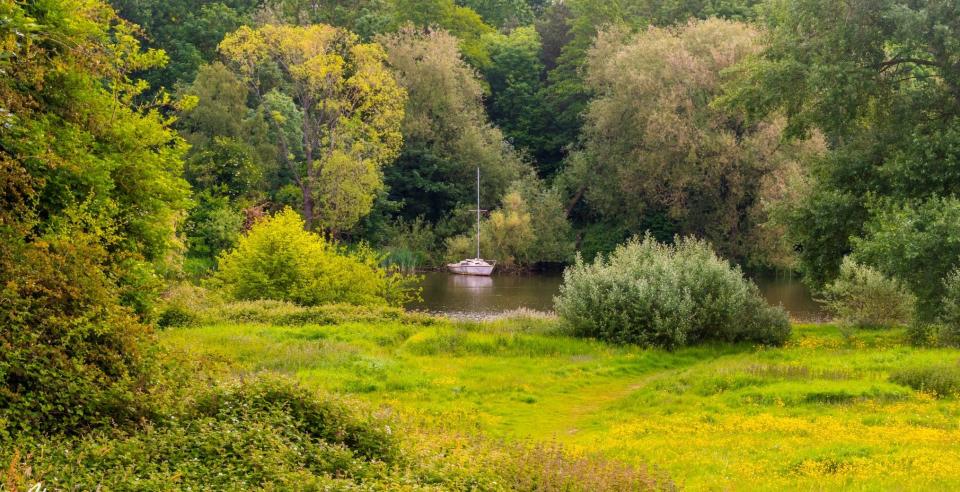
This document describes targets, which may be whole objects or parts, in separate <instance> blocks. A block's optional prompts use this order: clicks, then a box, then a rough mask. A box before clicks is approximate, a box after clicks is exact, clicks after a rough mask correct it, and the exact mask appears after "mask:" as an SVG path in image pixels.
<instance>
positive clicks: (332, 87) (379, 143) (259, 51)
mask: <svg viewBox="0 0 960 492" xmlns="http://www.w3.org/2000/svg"><path fill="white" fill-rule="evenodd" d="M220 51H221V52H222V53H223V55H224V56H225V57H226V58H227V59H228V60H229V61H230V63H231V66H232V67H233V68H234V70H236V72H237V73H239V74H240V76H241V77H243V79H244V80H245V81H247V82H248V83H249V85H250V88H251V90H252V93H253V95H254V96H255V97H257V98H259V99H261V103H263V102H264V101H265V97H264V96H265V95H266V94H268V93H270V92H271V91H276V92H279V93H282V94H284V95H286V96H287V97H288V98H289V100H290V101H292V102H293V103H294V104H295V107H296V111H297V112H298V113H299V116H300V117H301V121H300V128H299V131H300V135H301V136H302V138H301V139H300V140H299V141H295V142H294V141H289V140H287V139H286V138H280V139H279V140H278V142H277V146H278V148H279V149H280V160H281V161H284V162H285V164H286V165H287V167H288V169H289V171H290V173H291V175H292V176H293V178H294V180H295V181H296V183H297V185H298V186H300V189H301V192H302V199H303V215H304V218H305V220H306V225H307V227H308V228H313V227H322V228H324V229H326V230H328V231H331V232H334V233H336V232H338V231H344V230H347V229H349V228H350V227H352V226H353V225H354V224H356V223H357V221H358V220H360V218H362V217H363V216H364V215H366V214H367V213H368V212H369V211H370V209H371V207H372V205H373V198H374V196H375V195H376V193H377V190H378V189H380V187H381V186H382V176H381V169H382V167H383V166H384V165H387V164H389V163H390V162H392V161H393V159H394V157H396V155H397V153H398V151H399V149H400V145H401V141H402V137H401V133H400V123H401V121H402V119H403V106H404V101H405V99H406V95H405V92H404V90H403V89H402V88H400V87H399V86H398V85H397V83H396V81H395V80H394V78H393V77H392V76H391V74H390V72H389V71H388V70H387V68H386V67H385V65H384V61H385V58H386V54H385V53H384V51H383V49H382V48H381V47H380V46H379V45H377V44H368V43H359V42H358V40H357V37H356V35H354V34H352V33H350V32H348V31H345V30H343V29H339V28H335V27H331V26H328V25H322V24H321V25H313V26H308V27H294V26H277V25H266V26H264V27H261V28H259V29H252V28H248V27H242V28H240V29H239V30H237V31H236V32H234V33H231V34H230V35H228V36H227V37H226V38H225V39H224V41H223V43H221V45H220ZM268 113H269V116H270V118H269V119H270V122H271V124H272V125H273V126H274V127H275V128H276V129H278V131H279V130H281V129H282V126H283V124H284V123H285V122H286V121H289V118H287V117H285V115H283V114H282V113H280V112H279V111H276V110H269V111H268ZM281 133H282V132H281ZM293 145H297V146H298V147H300V151H301V152H302V155H303V159H302V161H299V160H297V161H294V158H295V157H296V154H294V153H292V152H291V150H290V148H291V147H292V146H293ZM301 146H302V147H301Z"/></svg>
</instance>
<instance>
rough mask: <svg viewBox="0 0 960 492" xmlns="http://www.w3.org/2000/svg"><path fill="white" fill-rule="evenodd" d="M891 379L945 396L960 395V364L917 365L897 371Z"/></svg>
mask: <svg viewBox="0 0 960 492" xmlns="http://www.w3.org/2000/svg"><path fill="white" fill-rule="evenodd" d="M890 381H891V382H893V383H896V384H902V385H904V386H908V387H910V388H913V389H915V390H917V391H924V392H928V393H932V394H933V395H935V396H937V397H939V398H944V397H953V396H960V366H957V365H953V366H937V367H916V368H911V369H904V370H901V371H897V372H895V373H893V374H891V375H890Z"/></svg>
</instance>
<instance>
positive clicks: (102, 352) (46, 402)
mask: <svg viewBox="0 0 960 492" xmlns="http://www.w3.org/2000/svg"><path fill="white" fill-rule="evenodd" d="M0 18H3V22H0V39H3V40H4V43H3V48H2V50H3V55H2V56H0V101H2V109H0V120H2V124H0V347H3V349H2V350H0V436H5V437H9V436H11V435H13V436H16V435H18V434H21V435H25V436H30V437H37V436H41V435H50V434H56V433H70V434H75V433H79V432H82V431H84V430H86V429H90V428H92V427H98V426H104V427H106V426H112V427H130V426H133V425H135V424H136V423H137V422H138V421H139V419H140V418H142V417H143V416H144V414H145V410H146V409H145V406H146V405H145V401H146V400H147V398H146V397H145V392H146V391H147V390H148V389H149V385H150V384H151V383H150V381H152V380H153V379H154V377H153V374H152V373H151V371H150V369H149V368H150V364H149V354H148V351H147V343H148V340H149V329H148V327H147V326H146V324H144V323H143V321H145V320H148V319H149V318H150V317H151V315H152V309H151V307H152V303H153V301H154V300H155V297H156V296H157V294H158V292H157V291H158V288H159V286H160V285H161V278H162V275H164V274H165V273H166V272H167V271H169V269H170V268H171V262H170V261H169V260H170V256H171V255H170V254H171V253H172V252H173V251H174V248H175V247H176V246H177V241H176V238H175V236H174V231H175V227H176V224H177V221H178V219H179V217H180V216H181V214H182V211H183V208H184V207H185V205H186V202H187V191H188V190H187V184H186V183H185V182H184V181H183V180H182V179H181V177H180V175H181V174H182V171H183V169H182V166H183V164H182V157H183V153H184V151H185V150H186V146H185V144H184V142H183V140H182V139H180V138H179V137H178V136H177V134H176V133H175V132H174V131H172V130H171V129H170V128H169V127H168V123H169V121H168V120H165V119H164V118H162V117H161V116H160V115H159V114H158V113H157V111H155V110H142V109H139V108H137V107H135V106H134V105H133V104H132V101H133V100H134V99H135V98H136V97H137V96H138V95H140V94H141V93H142V92H143V91H144V90H145V89H146V86H145V84H143V83H142V82H141V81H139V80H136V79H134V78H133V76H132V74H133V73H136V72H139V71H142V70H147V69H150V68H152V67H155V66H158V65H160V64H162V63H163V62H164V61H165V56H164V54H163V53H162V52H158V51H152V50H148V51H141V47H140V45H139V44H138V43H137V41H136V39H135V38H134V37H133V35H132V33H133V32H134V30H135V29H134V26H132V25H130V24H128V23H126V22H125V21H123V20H122V19H119V18H118V17H117V16H116V14H115V13H114V11H113V10H112V9H111V8H110V7H109V6H107V5H106V4H104V3H103V2H99V1H88V2H84V3H83V5H82V8H78V4H77V3H76V2H72V1H64V0H49V1H44V2H9V1H6V2H2V3H0Z"/></svg>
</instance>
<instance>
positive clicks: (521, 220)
mask: <svg viewBox="0 0 960 492" xmlns="http://www.w3.org/2000/svg"><path fill="white" fill-rule="evenodd" d="M480 244H481V249H482V250H483V251H484V256H485V257H487V258H492V259H494V260H497V262H498V263H499V264H500V266H501V268H503V269H506V270H510V269H513V268H529V267H532V266H534V265H536V264H538V263H563V262H566V261H569V260H571V259H572V258H573V255H574V251H573V241H572V240H571V234H570V224H569V223H568V222H567V219H566V216H565V214H564V210H563V206H562V204H561V203H560V199H559V196H558V193H557V192H556V191H555V190H549V189H545V188H544V187H543V183H542V182H540V181H539V180H536V179H523V180H518V181H516V182H515V183H513V185H512V186H511V187H510V189H509V190H508V191H507V193H506V194H505V195H504V196H503V199H502V200H501V203H500V207H499V208H497V209H496V210H494V211H492V212H491V213H490V215H489V216H488V217H487V218H486V219H484V220H483V221H482V222H481V224H480ZM446 246H447V254H446V256H447V258H448V259H449V260H452V261H457V260H460V259H463V258H466V257H471V256H472V255H474V254H476V253H475V249H474V248H475V247H476V243H475V236H474V235H473V234H471V233H467V234H463V235H460V236H456V237H451V238H448V239H447V241H446Z"/></svg>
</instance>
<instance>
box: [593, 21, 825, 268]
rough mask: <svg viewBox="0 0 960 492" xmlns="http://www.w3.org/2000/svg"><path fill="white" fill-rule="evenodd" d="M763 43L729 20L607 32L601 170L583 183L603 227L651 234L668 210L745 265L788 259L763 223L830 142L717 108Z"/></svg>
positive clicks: (596, 121) (598, 147)
mask: <svg viewBox="0 0 960 492" xmlns="http://www.w3.org/2000/svg"><path fill="white" fill-rule="evenodd" d="M758 37H759V33H758V32H757V31H756V30H755V29H753V28H752V27H750V26H747V25H745V24H740V23H735V22H731V21H723V20H717V19H712V20H707V21H700V22H691V23H690V24H687V25H685V26H682V27H679V28H675V29H674V28H663V29H661V28H650V29H648V30H646V31H644V32H642V33H640V34H639V35H636V36H633V37H630V36H626V37H625V36H624V34H623V33H622V32H620V31H606V32H603V33H601V34H600V36H599V37H598V38H597V42H596V45H595V46H594V47H593V48H592V50H591V51H590V53H589V62H588V71H587V79H586V81H587V83H588V85H589V86H590V88H591V89H592V91H593V92H594V93H596V98H595V99H593V100H592V101H591V102H590V104H589V108H588V111H587V113H586V126H585V128H584V150H583V152H584V160H585V161H586V165H588V166H589V171H588V172H584V173H581V176H580V177H579V179H580V180H582V181H581V182H579V183H577V184H576V185H577V187H578V188H580V189H581V190H585V192H584V197H585V199H586V201H587V204H588V206H589V207H590V208H591V209H592V210H595V211H596V213H597V214H598V216H599V218H600V219H601V220H603V221H616V222H620V223H623V224H624V226H625V227H626V228H627V229H628V230H631V231H634V232H642V229H640V227H641V226H642V223H641V222H642V221H643V220H644V218H646V217H649V216H654V215H658V214H663V215H665V216H666V217H667V218H668V219H669V220H670V221H671V222H673V223H674V224H675V226H676V229H675V230H674V231H672V232H675V233H681V234H694V235H697V236H698V237H704V238H707V239H709V240H710V241H711V242H713V243H714V244H715V245H716V247H717V248H718V250H719V251H721V252H722V253H723V254H724V255H726V256H728V257H731V258H733V259H736V260H738V261H741V262H742V261H744V260H745V259H747V258H756V259H760V258H765V257H766V258H772V257H776V256H778V254H777V253H776V252H775V251H776V249H777V248H778V247H780V248H782V247H783V246H784V245H780V244H779V243H778V242H776V241H773V240H770V239H766V238H764V233H766V232H767V231H766V230H765V229H763V228H762V227H761V225H762V224H763V223H765V222H766V221H767V216H768V212H767V210H766V207H768V204H770V203H775V202H778V201H780V200H782V199H783V198H784V197H785V196H789V191H790V190H789V189H788V188H787V187H785V186H783V185H782V184H781V183H783V182H784V181H786V180H787V179H789V177H791V176H796V175H800V176H802V175H803V174H804V171H803V162H804V161H805V160H807V159H809V158H810V156H811V155H812V154H814V153H815V152H816V151H817V150H818V147H819V145H818V143H817V142H816V141H807V142H798V143H793V144H784V142H783V141H782V140H781V130H782V129H783V126H784V123H783V121H782V119H778V118H769V119H767V120H763V121H758V122H754V123H752V124H748V123H747V122H745V121H744V118H743V116H742V115H741V114H740V113H738V112H737V111H729V110H724V109H718V108H715V107H713V106H711V105H710V102H711V101H712V100H713V99H714V98H715V97H716V96H717V95H719V94H720V89H721V82H722V76H721V74H722V73H723V71H724V70H726V69H727V68H729V67H731V66H733V65H734V64H736V63H737V62H738V61H741V60H744V59H745V58H747V57H749V56H750V55H751V54H753V53H756V52H757V51H758V50H759V48H760V45H759V42H758ZM678 108H679V109H678ZM761 246H768V247H770V248H771V250H773V251H763V250H760V247H761ZM779 256H785V255H783V254H780V255H779ZM783 266H787V265H783Z"/></svg>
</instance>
